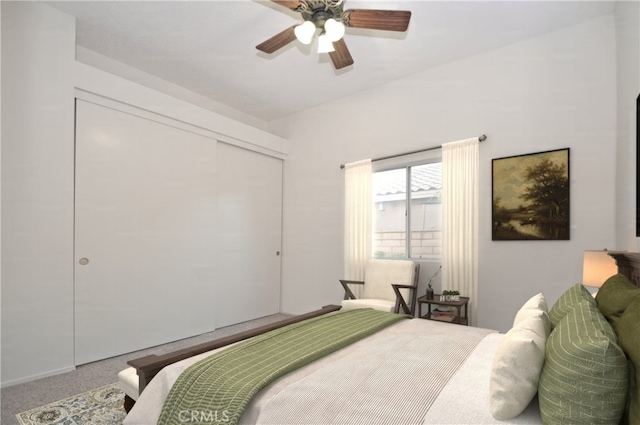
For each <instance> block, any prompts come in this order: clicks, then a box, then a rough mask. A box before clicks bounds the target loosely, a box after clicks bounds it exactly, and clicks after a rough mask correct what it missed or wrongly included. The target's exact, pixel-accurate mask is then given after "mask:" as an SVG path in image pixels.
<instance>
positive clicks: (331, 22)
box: [324, 18, 345, 42]
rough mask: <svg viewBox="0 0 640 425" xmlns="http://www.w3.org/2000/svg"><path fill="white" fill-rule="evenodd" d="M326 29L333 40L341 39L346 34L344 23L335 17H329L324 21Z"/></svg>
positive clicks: (327, 34)
mask: <svg viewBox="0 0 640 425" xmlns="http://www.w3.org/2000/svg"><path fill="white" fill-rule="evenodd" d="M324 30H325V34H326V36H327V37H329V40H331V41H332V42H335V41H338V40H340V39H341V38H342V37H343V36H344V30H345V28H344V24H343V23H342V22H340V21H336V20H335V19H333V18H330V19H327V22H325V23H324Z"/></svg>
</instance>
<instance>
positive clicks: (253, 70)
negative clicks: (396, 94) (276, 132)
mask: <svg viewBox="0 0 640 425" xmlns="http://www.w3.org/2000/svg"><path fill="white" fill-rule="evenodd" d="M47 3H48V4H50V5H51V6H53V7H55V8H57V9H60V10H62V11H64V12H66V13H69V14H71V15H74V16H75V17H76V18H77V44H78V46H81V47H84V48H86V49H89V50H92V51H95V52H97V53H99V54H101V55H104V56H107V57H109V58H112V59H114V60H117V61H119V62H122V63H124V64H127V65H129V66H132V67H134V68H137V69H139V70H142V71H144V72H146V73H149V74H152V75H154V76H156V77H159V78H162V79H164V80H167V81H170V82H172V83H174V84H177V85H179V86H182V87H184V88H186V89H188V90H190V91H193V92H195V93H198V94H200V95H203V96H206V97H207V98H210V99H213V100H214V101H217V102H221V103H223V104H226V105H229V106H231V107H232V108H235V109H237V110H240V111H243V112H244V113H247V114H250V115H252V116H254V117H256V118H259V119H261V120H265V121H269V120H272V119H277V118H280V117H284V116H287V115H290V114H293V113H295V112H298V111H301V110H304V109H307V108H310V107H313V106H315V105H318V104H322V103H326V102H329V101H332V100H335V99H338V98H341V97H343V96H347V95H349V94H353V93H356V92H360V91H363V90H367V89H370V88H372V87H376V86H379V85H382V84H385V83H389V82H391V81H394V80H397V79H399V78H402V77H405V76H408V75H411V74H415V73H418V72H420V71H422V70H425V69H428V68H432V67H436V66H439V65H442V64H445V63H448V62H452V61H455V60H458V59H461V58H464V57H468V56H472V55H476V54H479V53H483V52H486V51H489V50H492V49H495V48H498V47H501V46H506V45H508V44H511V43H514V42H517V41H519V40H522V39H525V38H529V37H533V36H536V35H538V34H542V33H545V32H549V31H553V30H555V29H559V28H562V27H565V26H570V25H573V24H576V23H579V22H581V21H584V20H587V19H590V18H593V17H596V16H599V15H603V14H608V13H611V12H613V10H614V8H615V2H613V1H541V0H537V1H516V0H509V1H451V0H450V1H426V0H421V1H416V0H414V1H382V0H346V2H345V9H393V10H410V11H411V12H412V16H411V22H410V24H409V29H408V30H407V32H406V33H393V32H387V31H374V30H362V29H351V28H350V29H347V34H346V35H345V41H346V43H347V46H348V47H349V50H350V52H351V55H352V56H353V59H354V61H355V64H354V65H353V66H349V67H347V68H344V69H342V70H340V71H336V70H334V68H333V66H332V65H331V62H330V61H329V58H328V55H326V54H321V55H319V54H317V53H316V52H315V49H316V48H317V47H316V46H315V43H313V44H312V45H311V46H304V45H302V44H300V43H299V42H297V41H295V42H293V43H291V44H290V45H288V46H286V47H285V48H283V49H281V50H280V51H278V52H276V53H274V54H272V55H267V54H264V53H262V52H259V51H258V50H256V48H255V46H256V45H258V44H259V43H261V42H262V41H264V40H266V39H268V38H270V37H271V36H273V35H275V34H276V33H278V32H280V31H282V30H284V29H285V28H288V27H290V26H292V25H294V24H296V23H298V22H302V21H301V18H300V15H299V14H298V13H296V12H293V11H290V10H289V9H286V8H284V7H282V6H280V5H278V4H275V3H272V2H269V1H253V0H229V1H137V2H133V1H77V2H75V1H70V2H67V1H64V2H58V1H52V2H47Z"/></svg>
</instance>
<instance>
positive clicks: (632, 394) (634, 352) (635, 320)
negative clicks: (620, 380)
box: [616, 297, 640, 424]
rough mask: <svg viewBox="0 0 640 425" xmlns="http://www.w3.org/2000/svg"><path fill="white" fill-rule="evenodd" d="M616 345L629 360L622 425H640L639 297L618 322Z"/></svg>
mask: <svg viewBox="0 0 640 425" xmlns="http://www.w3.org/2000/svg"><path fill="white" fill-rule="evenodd" d="M616 329H617V332H618V343H619V344H620V347H621V348H622V349H623V350H624V352H625V353H626V354H627V357H628V358H629V371H630V376H629V398H628V400H627V408H626V409H625V413H624V419H625V421H624V422H623V423H626V424H640V297H636V298H635V299H634V300H633V302H632V303H631V304H630V305H629V306H628V307H627V309H626V310H625V312H624V313H623V314H622V316H621V317H620V320H619V321H618V327H617V328H616Z"/></svg>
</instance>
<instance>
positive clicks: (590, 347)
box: [121, 252, 640, 425]
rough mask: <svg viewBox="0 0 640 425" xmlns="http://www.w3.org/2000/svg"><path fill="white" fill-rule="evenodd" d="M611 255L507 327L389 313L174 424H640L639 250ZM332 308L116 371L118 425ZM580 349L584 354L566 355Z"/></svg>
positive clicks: (150, 412)
mask: <svg viewBox="0 0 640 425" xmlns="http://www.w3.org/2000/svg"><path fill="white" fill-rule="evenodd" d="M610 255H612V256H613V257H614V258H615V259H616V262H617V264H618V269H619V272H620V275H616V276H613V277H612V278H610V279H609V280H608V281H607V282H606V283H605V285H603V287H602V288H601V289H600V291H599V292H598V294H597V295H596V296H595V297H593V296H592V295H591V294H590V293H589V292H588V291H587V290H586V289H585V288H584V286H582V285H580V284H577V285H573V286H572V287H571V288H569V289H568V290H567V291H566V292H565V293H564V294H563V295H562V296H561V297H560V299H558V301H557V302H556V303H554V305H553V306H547V304H546V300H545V299H544V295H543V294H536V295H533V296H532V297H531V298H530V299H529V300H528V301H527V302H526V303H525V304H524V305H523V306H522V308H520V310H519V311H518V313H517V314H516V316H515V318H514V326H513V328H512V329H511V330H510V331H509V332H507V333H505V334H501V333H498V332H496V331H493V330H490V329H482V328H474V327H467V326H459V325H451V324H445V323H440V322H435V321H430V320H422V319H403V320H395V319H394V320H395V321H393V322H392V323H390V324H388V325H386V324H385V325H384V327H383V328H381V329H379V330H377V331H375V333H372V334H370V335H368V336H365V337H363V338H360V339H358V340H356V341H355V342H352V343H349V344H348V345H345V346H343V347H339V348H337V349H336V350H334V351H332V352H330V353H328V354H326V355H323V356H322V357H320V358H318V359H316V360H314V361H312V362H309V363H308V364H306V365H304V366H301V367H299V368H295V369H294V370H291V371H288V372H287V373H286V374H282V375H281V376H279V377H277V378H276V379H274V380H273V381H270V382H268V383H265V384H264V386H263V387H261V389H260V391H258V392H257V393H255V394H254V395H252V397H251V398H250V399H249V400H248V401H247V403H246V405H243V410H242V413H241V414H239V415H237V416H235V417H234V418H233V420H231V419H232V418H231V416H232V415H231V414H228V413H227V412H226V411H225V410H224V409H219V408H215V409H209V410H207V412H206V414H205V412H203V408H202V407H201V406H202V405H199V406H200V407H199V408H198V409H190V408H187V409H185V408H182V407H176V410H175V412H180V414H181V416H180V417H177V416H176V417H175V418H174V419H175V420H174V423H185V422H191V423H212V422H215V423H240V424H330V423H331V424H333V423H336V424H338V423H340V424H343V423H349V424H364V423H366V424H374V423H375V424H377V423H379V424H413V423H415V424H445V423H448V424H492V423H497V424H499V423H512V424H540V423H545V424H551V423H557V424H562V423H595V422H597V423H618V422H621V423H628V424H636V423H640V411H639V409H640V393H639V392H638V388H637V382H638V372H639V371H640V367H638V366H639V365H640V342H639V340H638V338H639V337H640V328H639V324H640V254H638V253H624V252H620V253H618V252H615V253H611V254H610ZM338 310H339V307H337V306H327V307H324V308H323V309H320V310H318V311H316V312H312V313H309V314H306V315H302V316H297V317H295V318H291V319H288V320H286V321H283V322H282V323H278V324H274V325H269V326H266V327H263V328H260V329H257V330H254V331H249V332H246V333H242V334H239V335H235V336H232V337H227V338H223V339H222V340H218V341H213V342H211V343H207V344H201V345H199V346H197V347H194V348H193V349H187V350H181V351H179V352H176V353H172V354H168V355H164V356H147V357H145V358H142V359H137V360H133V361H131V362H129V364H130V365H131V366H132V367H131V368H130V369H128V370H127V371H123V372H122V373H121V375H122V377H121V383H122V385H123V387H124V389H125V392H126V393H127V407H128V408H130V411H129V413H128V415H127V417H126V419H125V421H124V425H136V424H156V423H158V420H159V418H160V417H161V415H163V413H162V412H163V405H165V403H167V404H169V403H168V402H167V400H173V399H174V398H175V397H173V395H174V394H175V393H177V387H178V385H177V384H176V381H178V380H182V379H183V378H184V376H185V375H187V374H189V372H185V371H192V370H193V369H194V368H197V366H194V365H199V364H202V363H204V362H207V361H209V360H210V359H215V358H216V356H220V357H224V355H225V353H226V355H227V357H230V358H235V357H237V354H231V353H234V350H235V353H239V352H245V351H246V350H247V348H245V347H246V345H245V346H241V344H249V345H250V344H252V343H253V341H257V340H260V338H263V339H266V336H268V335H270V334H271V333H273V332H285V331H286V332H288V331H287V329H289V328H290V327H296V326H297V327H301V328H302V327H303V326H307V323H308V322H313V321H317V322H321V321H323V320H324V321H328V320H339V319H336V318H337V317H338V318H339V315H343V316H342V317H343V319H342V320H344V318H346V316H344V315H345V314H347V313H348V312H340V311H338ZM358 314H365V313H358ZM381 314H389V315H392V313H381ZM348 319H349V320H352V318H348ZM340 326H343V325H340ZM304 332H307V331H304ZM304 332H303V333H304ZM341 333H342V331H341ZM330 339H334V337H331V338H330ZM585 341H587V346H585V345H584V344H585ZM321 345H324V344H321ZM572 350H573V351H572ZM585 351H586V352H589V353H588V356H587V357H586V358H579V359H576V358H575V357H572V356H584V353H585ZM591 351H593V353H592V352H591ZM567 356H569V357H567ZM254 362H255V360H254ZM212 369H214V368H213V367H212ZM567 369H568V371H567ZM124 372H126V373H124ZM124 376H128V378H123V377H124ZM132 376H134V377H135V378H137V379H138V380H137V385H135V384H131V378H132ZM198 379H199V378H198ZM125 381H128V383H126V382H125ZM188 385H192V384H187V386H188ZM225 391H226V390H225ZM185 394H186V393H185ZM136 398H137V401H136V402H135V404H133V402H134V400H133V399H136ZM585 400H588V403H585ZM132 405H133V406H132ZM213 406H218V405H215V404H214V405H213ZM131 407H132V408H131ZM165 409H166V406H165ZM183 413H184V415H183ZM176 415H177V413H176ZM165 419H166V416H164V417H163V421H164V420H165ZM163 423H164V422H163ZM166 423H171V422H166Z"/></svg>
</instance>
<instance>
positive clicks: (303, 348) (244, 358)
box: [158, 309, 411, 425]
mask: <svg viewBox="0 0 640 425" xmlns="http://www.w3.org/2000/svg"><path fill="white" fill-rule="evenodd" d="M409 317H411V316H409V315H399V314H393V313H385V312H381V311H376V310H370V309H360V310H349V311H338V312H336V313H330V314H327V315H324V316H320V317H315V318H312V319H308V320H305V321H303V322H299V323H294V324H292V325H288V326H285V327H283V328H280V329H275V330H273V331H271V332H267V333H265V334H262V335H259V336H256V337H253V338H251V339H250V340H247V341H244V342H241V343H239V344H237V345H235V346H233V347H230V348H227V349H226V350H223V351H221V352H219V353H216V354H213V355H211V356H209V357H207V358H205V359H203V360H200V361H199V362H197V363H195V364H193V365H192V366H190V367H189V368H187V369H186V370H185V371H184V372H183V373H182V374H181V375H180V377H179V378H178V380H177V381H176V383H175V384H174V385H173V387H172V388H171V391H170V392H169V395H168V396H167V400H166V401H165V404H164V406H163V408H162V413H161V414H160V419H159V421H158V425H172V424H175V425H182V424H185V423H190V424H198V423H202V424H204V423H207V424H212V423H213V424H215V423H219V424H237V423H238V420H239V419H240V416H241V415H242V412H243V410H244V408H245V407H246V406H247V404H248V403H249V402H250V401H251V399H252V397H253V396H254V395H255V394H256V393H257V392H258V391H260V389H262V388H263V387H265V386H266V385H268V384H269V383H271V382H272V381H274V380H275V379H277V378H279V377H280V376H282V375H284V374H286V373H289V372H291V371H293V370H296V369H298V368H300V367H302V366H304V365H307V364H309V363H311V362H313V361H314V360H317V359H319V358H321V357H323V356H325V355H327V354H329V353H332V352H334V351H336V350H339V349H340V348H343V347H346V346H347V345H349V344H351V343H353V342H355V341H358V340H360V339H362V338H364V337H366V336H369V335H371V334H373V333H375V332H377V331H378V330H380V329H382V328H385V327H387V326H389V325H391V324H392V323H395V322H397V321H399V320H402V319H406V318H409Z"/></svg>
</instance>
